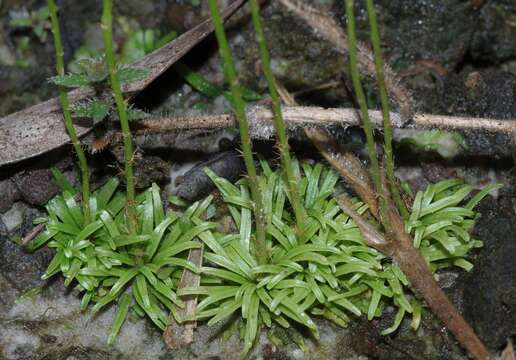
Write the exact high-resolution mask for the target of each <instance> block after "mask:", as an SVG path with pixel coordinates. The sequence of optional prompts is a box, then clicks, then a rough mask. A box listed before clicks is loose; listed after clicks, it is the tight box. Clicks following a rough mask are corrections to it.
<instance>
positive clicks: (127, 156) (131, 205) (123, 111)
mask: <svg viewBox="0 0 516 360" xmlns="http://www.w3.org/2000/svg"><path fill="white" fill-rule="evenodd" d="M102 8H103V11H102V24H101V27H102V38H103V39H104V48H105V50H106V63H107V67H108V71H109V80H110V82H111V89H112V90H113V96H114V98H115V103H116V108H117V110H118V117H119V118H120V126H121V128H122V138H123V142H124V161H125V178H126V184H127V204H126V211H127V221H128V227H129V229H128V230H129V233H130V234H135V233H136V228H137V220H136V204H135V201H134V193H135V190H134V170H133V140H132V136H131V129H130V128H129V120H128V118H127V105H126V103H125V101H124V97H123V95H122V90H121V88H120V82H119V81H118V76H117V69H116V64H115V56H114V53H113V1H112V0H103V1H102Z"/></svg>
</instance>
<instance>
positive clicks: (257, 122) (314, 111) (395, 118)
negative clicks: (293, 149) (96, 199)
mask: <svg viewBox="0 0 516 360" xmlns="http://www.w3.org/2000/svg"><path fill="white" fill-rule="evenodd" d="M282 111H283V116H284V119H285V122H286V123H287V126H288V128H289V129H290V130H292V129H295V128H301V127H302V128H306V127H307V126H309V127H326V126H331V125H341V126H360V125H361V121H360V117H359V116H358V114H357V112H356V109H353V108H322V107H316V106H283V107H282ZM369 115H370V117H371V121H372V123H373V125H374V126H375V127H376V128H378V129H381V128H382V114H381V112H380V111H378V110H369ZM390 116H391V119H392V125H393V126H394V127H396V128H401V127H403V122H402V121H401V117H400V114H399V113H396V112H391V114H390ZM247 117H248V121H249V126H250V132H251V135H252V136H253V137H254V138H258V139H269V138H271V137H272V136H273V135H274V127H273V123H272V118H273V114H272V111H271V110H270V109H269V108H267V107H264V106H259V105H256V106H250V107H249V108H248V109H247ZM137 126H138V127H139V128H140V130H150V131H161V130H162V131H170V130H185V129H222V128H229V127H234V126H236V122H235V118H234V116H233V115H232V114H220V115H199V116H185V117H151V118H146V119H143V120H140V121H138V125H137ZM405 128H410V129H418V130H419V129H420V130H427V129H444V130H462V131H485V132H490V133H502V134H508V135H516V119H486V118H475V117H464V116H449V115H432V114H415V115H414V117H413V121H412V122H411V124H410V125H408V126H406V127H405Z"/></svg>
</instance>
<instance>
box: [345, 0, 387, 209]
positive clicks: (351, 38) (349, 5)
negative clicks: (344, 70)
mask: <svg viewBox="0 0 516 360" xmlns="http://www.w3.org/2000/svg"><path fill="white" fill-rule="evenodd" d="M346 20H347V31H348V50H349V67H350V70H351V80H352V82H353V89H354V90H355V95H356V97H357V101H358V105H359V107H360V113H361V115H362V122H363V127H364V132H365V135H366V145H367V153H368V155H369V160H370V161H371V169H370V171H371V177H372V179H373V183H374V186H375V189H376V192H377V193H378V194H379V195H380V209H382V208H384V207H385V206H384V205H382V203H384V201H383V200H382V199H384V191H383V187H382V180H381V175H380V164H379V162H378V154H377V152H376V145H375V142H374V135H373V126H372V123H371V119H370V118H369V111H368V108H367V101H366V97H365V94H364V89H363V87H362V83H361V81H360V73H359V71H358V57H357V36H356V31H355V14H354V12H353V0H346Z"/></svg>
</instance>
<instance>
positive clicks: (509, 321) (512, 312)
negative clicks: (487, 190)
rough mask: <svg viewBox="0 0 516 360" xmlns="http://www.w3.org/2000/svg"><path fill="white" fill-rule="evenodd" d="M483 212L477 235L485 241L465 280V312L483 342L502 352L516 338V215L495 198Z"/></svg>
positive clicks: (482, 204)
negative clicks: (510, 340) (507, 343)
mask: <svg viewBox="0 0 516 360" xmlns="http://www.w3.org/2000/svg"><path fill="white" fill-rule="evenodd" d="M479 210H480V211H481V213H482V217H481V218H480V219H479V220H478V221H477V224H476V226H475V232H474V235H475V237H476V238H479V239H482V240H483V241H484V248H483V249H482V250H481V251H480V254H479V256H478V258H477V259H476V261H475V266H474V267H473V270H472V271H471V273H469V274H467V275H466V276H465V280H464V311H465V314H464V315H465V316H466V318H467V320H468V321H470V323H471V325H472V326H473V328H474V329H475V330H476V331H477V333H478V334H479V336H480V338H482V339H483V340H484V341H485V342H486V344H487V345H488V346H489V347H491V348H492V349H500V348H501V347H502V346H504V345H505V344H506V341H507V338H510V337H511V336H514V335H516V276H515V274H516V261H514V257H515V255H516V242H514V238H515V236H516V221H515V220H516V214H515V213H514V211H513V210H512V209H510V208H505V207H502V206H500V203H499V202H497V201H495V200H493V199H492V198H487V199H485V200H484V201H483V202H482V203H481V204H480V205H479Z"/></svg>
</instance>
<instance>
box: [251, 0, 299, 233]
mask: <svg viewBox="0 0 516 360" xmlns="http://www.w3.org/2000/svg"><path fill="white" fill-rule="evenodd" d="M250 5H251V14H252V19H253V25H254V30H255V33H256V39H257V41H258V46H259V49H260V58H261V62H262V69H263V73H264V75H265V78H266V79H267V84H268V87H269V93H270V96H271V99H272V111H273V113H274V128H275V129H276V136H277V141H278V148H279V152H280V157H281V165H282V167H283V169H284V171H285V177H286V183H287V189H288V192H289V194H290V199H291V201H292V208H293V210H294V214H295V216H296V223H297V231H298V233H299V235H300V237H301V238H302V239H303V227H304V224H306V221H305V219H306V211H305V208H304V207H303V204H302V202H301V197H300V196H299V191H298V186H297V179H296V177H295V176H294V169H293V164H292V159H291V157H290V148H289V144H288V138H287V132H286V130H285V121H284V119H283V113H282V111H281V99H280V96H279V93H278V89H277V87H276V82H275V79H274V75H273V74H272V70H271V61H270V55H269V50H268V48H267V43H266V42H265V36H264V33H263V27H262V23H261V19H260V5H259V4H258V1H257V0H251V1H250ZM305 240H306V239H305Z"/></svg>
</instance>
